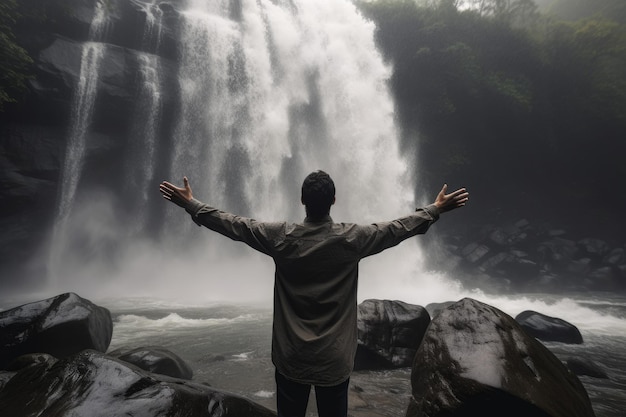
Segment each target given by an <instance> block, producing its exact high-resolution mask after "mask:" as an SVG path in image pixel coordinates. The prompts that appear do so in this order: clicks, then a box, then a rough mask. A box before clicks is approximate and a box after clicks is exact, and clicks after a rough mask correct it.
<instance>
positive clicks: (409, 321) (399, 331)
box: [355, 300, 430, 370]
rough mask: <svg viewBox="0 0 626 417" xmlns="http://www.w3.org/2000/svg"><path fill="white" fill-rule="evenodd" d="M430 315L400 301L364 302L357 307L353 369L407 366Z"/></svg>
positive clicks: (419, 307)
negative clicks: (356, 343)
mask: <svg viewBox="0 0 626 417" xmlns="http://www.w3.org/2000/svg"><path fill="white" fill-rule="evenodd" d="M429 322H430V316H429V314H428V312H427V311H426V309H424V308H423V307H421V306H417V305H412V304H407V303H404V302H402V301H390V300H365V301H363V302H362V303H361V304H359V306H358V322H357V328H358V342H359V343H358V347H357V355H356V358H355V369H356V370H362V369H381V368H382V369H384V368H398V367H406V366H410V365H411V364H412V363H413V356H414V355H415V351H416V350H417V347H418V346H419V344H420V342H421V340H422V337H423V336H424V332H425V331H426V328H427V327H428V323H429Z"/></svg>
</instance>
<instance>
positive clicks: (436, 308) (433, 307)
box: [426, 301, 456, 318]
mask: <svg viewBox="0 0 626 417" xmlns="http://www.w3.org/2000/svg"><path fill="white" fill-rule="evenodd" d="M454 303H456V301H444V302H443V303H430V304H427V305H426V311H428V314H430V317H433V318H434V317H435V316H436V315H437V314H439V313H440V312H441V311H443V310H445V309H446V308H448V307H450V306H451V305H452V304H454Z"/></svg>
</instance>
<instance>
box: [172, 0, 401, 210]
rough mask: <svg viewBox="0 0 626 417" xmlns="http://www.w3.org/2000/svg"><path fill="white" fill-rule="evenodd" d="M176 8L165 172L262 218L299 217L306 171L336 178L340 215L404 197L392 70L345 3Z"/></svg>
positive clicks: (324, 0)
mask: <svg viewBox="0 0 626 417" xmlns="http://www.w3.org/2000/svg"><path fill="white" fill-rule="evenodd" d="M233 4H236V5H238V6H239V8H235V7H233ZM184 17H185V22H184V29H183V34H182V40H181V48H182V54H181V55H182V65H181V75H180V82H181V86H182V103H183V104H182V105H183V111H182V114H181V118H180V125H179V127H178V130H177V134H176V138H175V144H176V145H175V146H176V149H175V153H174V154H175V159H174V161H173V169H172V175H173V178H176V179H179V178H180V177H181V176H182V175H183V174H186V175H188V176H190V177H191V179H192V180H195V182H196V183H197V185H199V186H201V187H202V188H200V189H198V190H197V191H199V194H200V195H202V196H203V197H205V198H207V199H208V200H209V201H210V202H211V203H212V204H214V205H216V206H218V207H223V208H225V209H228V210H231V211H235V212H238V213H241V214H246V215H254V216H255V217H259V218H263V219H284V218H291V219H294V220H295V219H300V218H301V216H302V209H301V207H299V206H298V203H299V187H300V185H301V181H302V179H303V178H304V177H305V176H306V174H308V173H309V172H311V171H313V170H315V169H323V170H326V171H327V172H329V173H330V174H331V176H333V177H334V179H335V181H336V182H337V188H338V202H341V204H337V206H336V208H334V209H333V210H334V213H335V214H336V217H338V218H339V217H341V218H342V219H344V220H347V221H348V220H349V221H356V220H359V221H371V220H380V219H386V218H388V217H390V216H394V215H397V214H398V210H400V211H402V210H406V209H407V207H409V206H410V204H412V203H411V202H412V192H411V187H410V186H409V178H407V177H406V164H405V162H404V161H403V160H402V159H401V158H400V156H399V151H398V145H397V138H396V137H397V132H396V128H395V126H394V116H393V114H394V106H393V101H392V99H391V97H390V96H389V93H388V91H387V85H386V83H387V80H388V78H389V75H390V68H389V67H388V66H386V65H385V64H384V63H383V60H382V58H381V56H380V54H379V53H378V52H377V49H376V45H375V42H374V35H373V34H374V26H373V24H372V23H371V22H369V21H367V20H365V19H364V18H363V17H362V16H361V15H360V14H359V13H358V12H357V10H356V8H355V6H354V5H353V4H352V3H351V2H349V1H336V0H320V1H283V2H277V1H241V2H231V1H227V0H226V1H224V0H222V1H214V2H206V1H195V0H190V1H189V2H188V7H187V9H186V11H185V13H184ZM364 201H365V202H366V203H365V204H364Z"/></svg>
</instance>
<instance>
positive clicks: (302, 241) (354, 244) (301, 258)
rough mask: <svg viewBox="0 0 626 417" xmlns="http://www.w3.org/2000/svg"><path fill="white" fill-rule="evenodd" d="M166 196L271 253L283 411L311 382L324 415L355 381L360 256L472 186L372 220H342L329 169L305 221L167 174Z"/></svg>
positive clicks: (410, 229)
mask: <svg viewBox="0 0 626 417" xmlns="http://www.w3.org/2000/svg"><path fill="white" fill-rule="evenodd" d="M159 190H160V192H161V193H162V195H163V197H164V198H165V199H167V200H169V201H171V202H173V203H175V204H177V205H178V206H180V207H183V208H184V209H185V210H186V211H187V212H188V213H189V214H191V217H192V219H193V221H194V222H196V223H197V224H198V225H202V226H206V227H207V228H209V229H211V230H214V231H216V232H218V233H221V234H223V235H224V236H227V237H229V238H231V239H233V240H237V241H242V242H245V243H247V244H248V245H249V246H251V247H252V248H254V249H256V250H258V251H260V252H262V253H264V254H266V255H269V256H271V257H272V258H273V259H274V263H275V265H276V273H275V279H274V323H273V330H272V361H273V363H274V365H275V367H276V391H277V396H276V397H277V408H278V416H279V417H304V415H305V413H306V408H307V403H308V399H309V393H310V389H311V385H314V386H315V397H316V402H317V408H318V415H319V416H320V417H346V416H347V413H348V384H349V377H350V373H351V372H352V368H353V364H354V355H355V353H356V346H357V280H358V263H359V261H360V260H361V259H362V258H364V257H366V256H370V255H374V254H376V253H379V252H381V251H383V250H385V249H387V248H390V247H392V246H395V245H397V244H398V243H400V242H401V241H403V240H405V239H407V238H409V237H411V236H415V235H417V234H422V233H426V231H427V230H428V228H429V227H430V225H431V224H433V223H434V222H435V221H436V220H437V219H438V218H439V214H440V213H443V212H446V211H449V210H453V209H456V208H458V207H462V206H464V205H465V204H466V203H467V201H468V198H469V194H468V192H467V191H466V190H465V189H464V188H461V189H458V190H456V191H454V192H453V193H450V194H446V190H447V186H446V185H444V186H443V188H442V189H441V191H440V192H439V194H438V195H437V197H436V199H435V202H434V203H433V204H431V205H429V206H427V207H424V208H419V209H417V210H416V211H415V212H414V213H412V214H409V215H407V216H405V217H401V218H399V219H397V220H394V221H391V222H384V223H376V224H371V225H357V224H346V223H334V222H333V220H332V219H331V217H330V207H331V206H332V205H333V204H334V203H335V185H334V183H333V180H332V179H331V178H330V176H329V175H328V174H327V173H325V172H323V171H316V172H313V173H311V174H309V175H308V176H307V177H306V179H305V180H304V183H303V184H302V196H301V201H302V204H304V206H305V209H306V218H305V219H304V222H303V223H297V224H290V223H286V222H278V223H264V222H258V221H256V220H253V219H249V218H244V217H239V216H236V215H233V214H230V213H226V212H223V211H220V210H217V209H215V208H213V207H210V206H208V205H206V204H203V203H201V202H200V201H198V200H196V199H194V198H193V195H192V191H191V187H190V185H189V181H188V180H187V177H185V178H183V187H182V188H180V187H176V186H174V185H173V184H171V183H169V182H167V181H164V182H163V183H161V185H160V187H159Z"/></svg>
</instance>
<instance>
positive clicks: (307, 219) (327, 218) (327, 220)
mask: <svg viewBox="0 0 626 417" xmlns="http://www.w3.org/2000/svg"><path fill="white" fill-rule="evenodd" d="M304 222H305V223H332V222H333V219H332V218H331V217H330V214H327V215H325V216H323V217H315V218H312V217H309V216H307V217H305V218H304Z"/></svg>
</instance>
